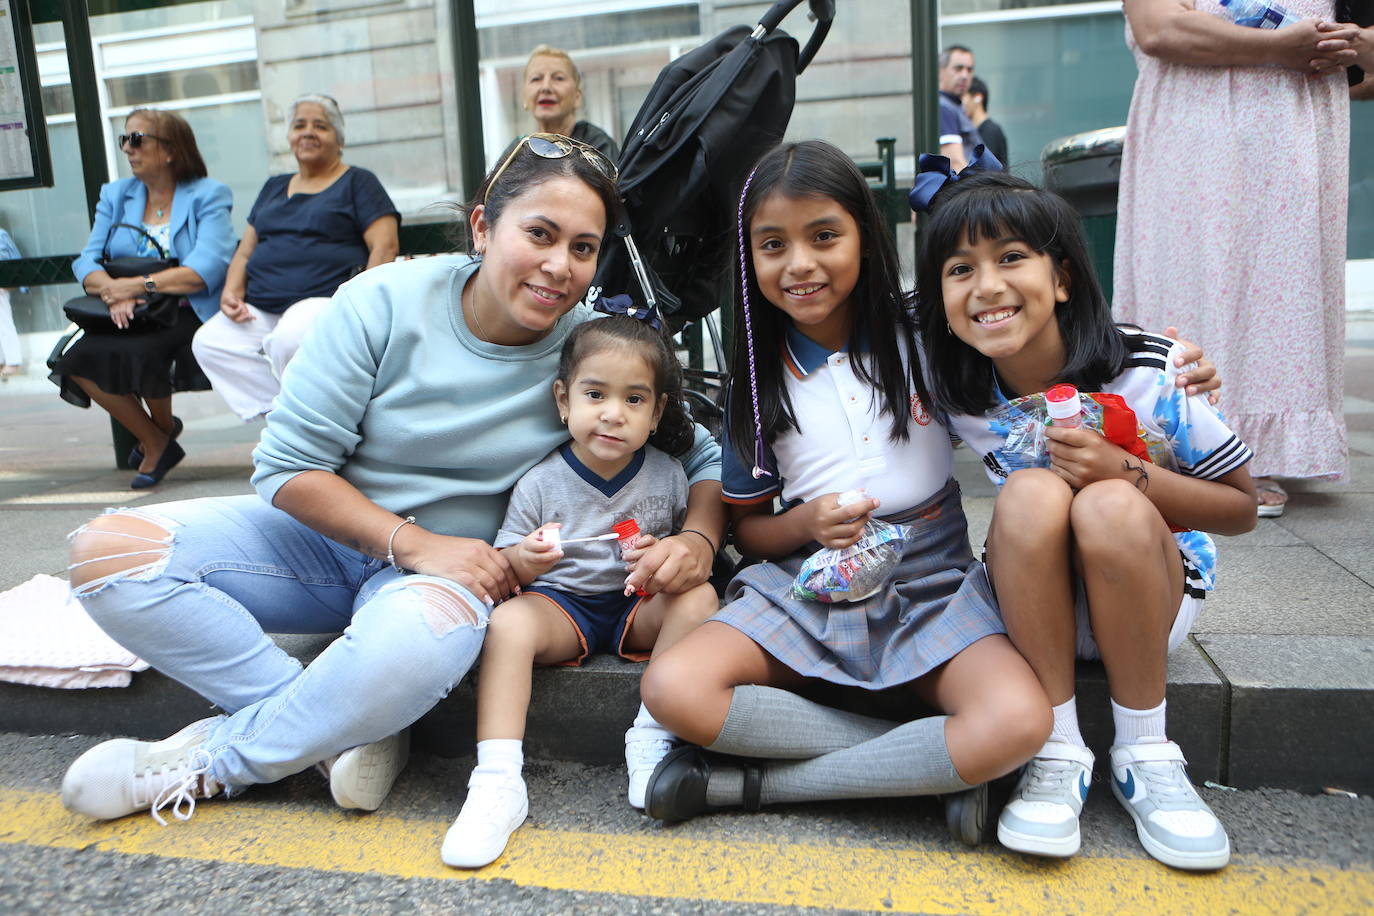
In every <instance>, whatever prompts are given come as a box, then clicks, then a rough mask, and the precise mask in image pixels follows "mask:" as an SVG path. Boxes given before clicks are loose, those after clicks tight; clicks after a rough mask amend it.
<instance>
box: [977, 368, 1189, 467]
mask: <svg viewBox="0 0 1374 916" xmlns="http://www.w3.org/2000/svg"><path fill="white" fill-rule="evenodd" d="M1075 401H1076V402H1077V404H1078V407H1079V410H1078V412H1077V413H1073V412H1072V411H1071V410H1070V409H1068V408H1069V405H1071V404H1072V403H1073V402H1075ZM988 422H989V423H990V424H991V427H992V428H993V429H996V430H998V431H999V432H1001V431H1005V433H1006V444H1005V445H1003V446H1002V449H1001V454H1000V455H999V460H1000V461H1001V463H1002V465H1003V466H1004V467H1005V468H1006V469H1007V473H1008V474H1010V473H1011V472H1012V471H1019V470H1021V469H1022V468H1047V467H1049V466H1050V453H1049V448H1048V447H1047V445H1046V443H1047V442H1048V440H1047V439H1046V437H1045V429H1046V427H1049V426H1079V427H1083V428H1085V429H1091V430H1093V431H1094V432H1097V433H1099V434H1101V435H1102V436H1105V437H1106V438H1107V440H1108V441H1109V442H1113V443H1115V444H1116V445H1119V446H1120V447H1121V448H1123V449H1125V450H1126V451H1127V452H1129V453H1130V454H1132V455H1135V456H1136V457H1138V458H1141V459H1144V460H1145V461H1149V462H1152V463H1154V464H1157V465H1159V466H1160V467H1165V468H1169V469H1170V470H1177V462H1176V461H1175V460H1174V454H1173V450H1172V449H1170V448H1169V443H1168V442H1167V441H1166V440H1165V439H1163V438H1161V437H1159V436H1156V435H1154V434H1153V433H1150V432H1149V431H1148V430H1146V429H1145V428H1144V427H1143V426H1141V425H1140V422H1139V421H1138V420H1137V418H1136V415H1135V411H1133V410H1131V408H1130V407H1129V406H1127V404H1126V402H1125V400H1124V399H1123V398H1122V397H1121V396H1120V395H1117V394H1109V393H1103V392H1098V393H1094V394H1085V393H1083V392H1080V391H1077V390H1076V389H1075V388H1074V387H1073V386H1072V385H1056V386H1054V387H1053V388H1051V389H1050V390H1049V391H1046V392H1042V393H1039V394H1028V395H1026V396H1025V397H1022V398H1016V399H1015V400H1012V401H1008V402H1007V403H1006V404H1004V405H1003V406H1002V407H999V408H997V409H996V410H994V411H992V412H991V413H990V414H988Z"/></svg>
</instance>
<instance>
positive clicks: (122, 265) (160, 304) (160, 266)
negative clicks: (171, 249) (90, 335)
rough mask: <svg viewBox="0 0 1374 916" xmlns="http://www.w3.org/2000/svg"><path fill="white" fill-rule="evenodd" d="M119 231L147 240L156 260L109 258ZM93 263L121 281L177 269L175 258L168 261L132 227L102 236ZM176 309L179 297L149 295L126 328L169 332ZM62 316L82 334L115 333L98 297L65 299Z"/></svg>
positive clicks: (154, 241)
mask: <svg viewBox="0 0 1374 916" xmlns="http://www.w3.org/2000/svg"><path fill="white" fill-rule="evenodd" d="M121 227H122V228H125V229H132V230H134V231H135V232H137V233H139V234H140V235H142V236H144V237H145V238H146V239H148V241H149V242H151V243H152V246H153V247H154V248H156V249H157V253H158V255H159V257H156V258H151V257H139V256H136V255H125V256H122V257H118V258H112V257H110V239H111V238H113V237H114V233H115V230H116V229H119V228H121ZM96 263H98V264H99V265H100V266H101V267H103V268H104V269H105V273H107V274H109V275H110V276H111V277H114V278H115V279H122V278H124V277H142V276H146V275H148V274H155V273H157V272H158V271H162V270H167V269H168V268H170V267H178V266H180V263H181V262H180V261H178V260H177V259H176V258H169V257H168V256H167V252H166V251H164V250H163V248H162V246H161V245H159V244H158V243H157V239H155V238H153V237H152V236H151V235H149V234H148V233H147V232H146V231H145V230H144V229H143V227H142V226H135V225H133V224H132V223H115V224H114V225H113V226H111V227H110V231H109V233H107V234H106V236H105V247H104V249H103V251H102V252H101V257H99V258H97V259H96ZM180 307H181V296H179V295H174V294H171V293H150V294H148V295H147V296H146V297H144V298H143V300H142V301H140V302H139V303H138V305H136V306H134V317H133V320H132V321H131V322H130V323H129V327H131V328H135V327H141V326H159V327H164V328H170V327H171V326H172V325H174V324H176V323H177V309H178V308H180ZM62 312H63V314H65V315H66V316H67V320H68V321H73V322H75V323H76V324H77V325H79V326H80V327H81V328H82V330H86V331H94V332H97V333H100V332H106V331H114V330H115V323H114V322H113V321H111V320H110V307H109V306H108V305H106V304H105V302H104V300H102V299H101V298H100V297H99V296H89V295H88V296H77V297H76V298H75V299H69V300H68V301H67V302H65V303H63V305H62Z"/></svg>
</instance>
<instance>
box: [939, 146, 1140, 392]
mask: <svg viewBox="0 0 1374 916" xmlns="http://www.w3.org/2000/svg"><path fill="white" fill-rule="evenodd" d="M930 209H931V219H930V223H929V224H928V225H927V226H926V228H925V230H924V232H923V233H922V238H921V248H920V251H919V252H918V253H917V255H916V289H917V292H918V295H919V303H920V304H919V306H918V309H917V315H918V319H917V320H918V323H919V326H920V330H921V340H922V343H923V344H924V346H925V356H926V362H927V365H928V366H929V367H930V373H931V375H932V376H933V378H934V387H935V400H936V403H937V405H938V407H939V409H941V410H945V411H954V412H958V413H967V414H980V413H983V412H984V411H986V410H989V409H991V408H992V407H993V406H994V405H995V404H996V402H997V399H996V397H995V396H994V390H995V388H996V376H995V375H994V373H993V364H992V360H990V359H988V358H987V357H986V356H984V355H983V354H982V353H979V352H978V351H977V350H976V349H974V348H973V347H970V346H969V345H968V344H966V343H964V342H963V341H962V340H960V339H959V338H958V337H956V336H954V334H953V333H952V332H951V331H950V328H949V324H948V323H947V322H946V320H945V299H944V293H943V290H942V289H941V286H940V279H941V276H942V275H943V273H944V263H945V260H946V259H947V258H948V257H949V256H950V253H951V252H953V251H955V250H956V249H957V248H958V247H959V245H960V244H961V238H962V237H963V236H964V234H965V233H967V235H968V243H969V244H973V245H976V244H978V241H979V240H980V239H984V238H991V239H999V238H1007V237H1010V238H1016V239H1020V240H1021V241H1023V242H1025V243H1026V244H1027V245H1029V246H1030V247H1031V248H1033V249H1034V250H1036V251H1038V252H1040V253H1042V254H1046V255H1049V257H1050V259H1051V261H1053V262H1054V265H1055V267H1056V268H1057V269H1061V268H1062V269H1063V270H1065V271H1066V272H1067V273H1068V284H1069V298H1068V301H1067V302H1061V303H1059V304H1058V305H1057V306H1056V307H1055V320H1056V321H1057V323H1058V325H1059V335H1060V337H1061V338H1062V339H1063V341H1064V350H1065V359H1064V367H1063V369H1061V370H1060V373H1059V377H1058V379H1057V380H1058V381H1061V382H1068V383H1070V384H1072V385H1076V386H1077V387H1079V388H1081V389H1083V390H1085V391H1095V390H1098V389H1100V388H1101V387H1102V386H1103V385H1105V384H1107V383H1108V382H1110V381H1111V380H1112V379H1114V378H1116V377H1117V376H1118V375H1120V374H1121V370H1122V368H1123V367H1124V366H1125V362H1126V343H1125V341H1124V340H1123V338H1122V336H1121V332H1120V331H1119V330H1118V329H1117V327H1116V325H1115V324H1113V323H1112V311H1111V307H1110V306H1109V305H1108V304H1107V299H1106V297H1105V296H1103V295H1102V287H1101V285H1099V284H1098V282H1097V274H1096V272H1094V271H1093V266H1092V259H1091V258H1090V257H1089V256H1088V246H1087V245H1086V244H1085V243H1084V241H1083V230H1082V225H1081V223H1080V221H1079V218H1078V214H1077V213H1075V212H1074V210H1073V208H1072V207H1070V206H1069V204H1068V202H1067V201H1065V200H1064V198H1062V197H1060V196H1059V195H1058V194H1053V193H1051V192H1049V191H1045V190H1042V189H1041V188H1037V187H1036V186H1035V185H1033V184H1031V183H1030V182H1028V181H1026V180H1024V179H1021V178H1017V177H1015V176H1014V175H1010V174H1008V173H1006V172H975V173H973V174H968V175H965V176H963V177H961V178H960V179H959V180H958V181H957V182H955V181H952V182H949V183H948V184H946V185H945V186H944V187H943V188H942V189H941V190H940V191H939V192H938V193H937V194H936V195H935V198H934V200H933V201H932V202H931V208H930Z"/></svg>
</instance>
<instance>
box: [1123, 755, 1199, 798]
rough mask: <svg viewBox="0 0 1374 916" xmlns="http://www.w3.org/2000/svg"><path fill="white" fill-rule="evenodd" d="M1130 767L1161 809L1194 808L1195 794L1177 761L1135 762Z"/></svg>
mask: <svg viewBox="0 0 1374 916" xmlns="http://www.w3.org/2000/svg"><path fill="white" fill-rule="evenodd" d="M1132 769H1134V770H1135V772H1136V773H1138V774H1139V775H1140V779H1141V781H1142V782H1144V783H1145V785H1146V787H1147V789H1148V790H1149V794H1150V800H1151V801H1152V802H1154V804H1155V806H1156V807H1158V808H1161V809H1166V810H1167V809H1177V808H1187V809H1191V808H1196V807H1197V794H1196V793H1195V792H1194V791H1193V787H1192V786H1191V785H1189V783H1188V779H1187V777H1186V776H1185V775H1184V773H1183V765H1182V764H1178V763H1137V764H1135V765H1134V766H1133V767H1132Z"/></svg>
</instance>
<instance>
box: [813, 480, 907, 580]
mask: <svg viewBox="0 0 1374 916" xmlns="http://www.w3.org/2000/svg"><path fill="white" fill-rule="evenodd" d="M863 498H864V494H863V491H862V490H846V491H845V492H843V493H841V494H840V505H841V506H848V505H850V504H852V503H856V502H858V501H860V500H862V499H863ZM909 531H910V529H908V528H907V527H906V526H905V525H894V524H892V523H890V522H884V521H880V520H878V519H872V520H871V521H869V522H868V524H866V525H864V533H863V534H862V535H861V536H860V537H859V539H858V540H857V541H855V542H854V543H853V544H851V545H850V546H848V547H844V548H841V549H839V550H835V549H833V548H829V547H827V548H823V549H821V550H818V551H816V552H815V553H813V554H812V555H811V556H809V557H807V558H806V561H805V562H803V563H802V568H801V571H799V572H798V573H797V578H796V579H795V580H794V581H793V582H792V594H793V595H795V596H797V597H798V598H801V599H803V600H805V601H823V602H826V603H827V604H835V603H839V602H844V601H862V600H864V599H865V598H868V597H869V596H871V595H873V594H874V593H875V592H877V591H878V590H879V589H881V588H882V587H883V586H884V585H885V584H887V580H888V579H889V578H890V577H891V575H892V571H893V570H894V569H896V568H897V564H898V563H899V562H901V559H902V541H903V540H904V539H905V538H906V536H907V534H908V533H909Z"/></svg>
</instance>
